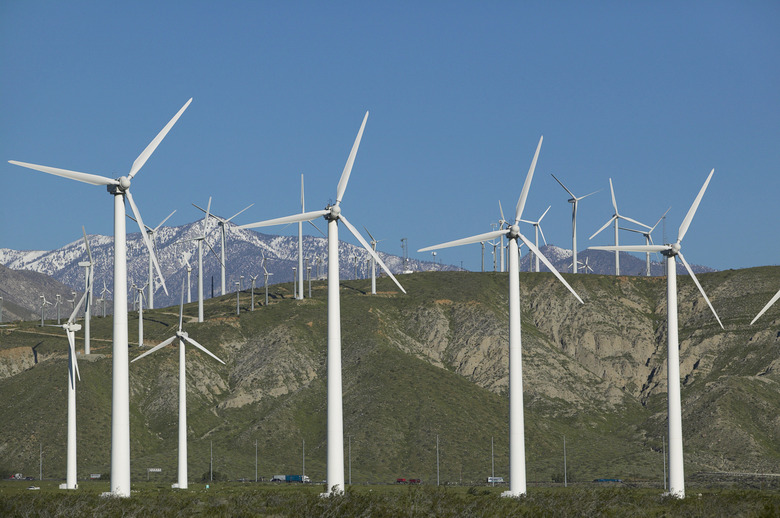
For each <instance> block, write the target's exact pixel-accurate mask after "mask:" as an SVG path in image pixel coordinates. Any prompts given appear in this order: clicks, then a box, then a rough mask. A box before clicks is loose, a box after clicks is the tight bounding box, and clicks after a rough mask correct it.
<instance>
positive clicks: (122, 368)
mask: <svg viewBox="0 0 780 518" xmlns="http://www.w3.org/2000/svg"><path fill="white" fill-rule="evenodd" d="M191 102H192V99H190V100H189V101H187V102H186V103H185V104H184V106H182V107H181V109H180V110H179V111H178V112H177V113H176V115H174V116H173V118H172V119H171V120H170V121H169V122H168V124H166V125H165V127H164V128H163V129H162V130H161V131H160V133H158V134H157V136H156V137H155V138H154V139H153V140H152V141H151V142H150V143H149V145H148V146H146V148H145V149H144V150H143V151H142V152H141V154H140V155H138V158H136V159H135V162H133V165H132V166H131V168H130V172H129V173H128V174H127V176H121V177H119V178H107V177H104V176H98V175H94V174H88V173H80V172H77V171H69V170H67V169H58V168H55V167H49V166H43V165H35V164H28V163H25V162H17V161H14V160H9V162H10V163H12V164H14V165H18V166H22V167H27V168H29V169H35V170H37V171H41V172H44V173H48V174H53V175H57V176H62V177H65V178H70V179H71V180H77V181H79V182H85V183H89V184H92V185H99V186H105V187H107V189H108V192H109V194H111V195H112V196H113V197H114V329H113V354H112V372H113V374H112V401H111V493H112V494H113V495H115V496H121V497H129V496H130V379H129V371H128V352H127V346H128V340H127V235H126V227H125V199H127V201H128V202H129V203H130V208H131V209H132V210H133V214H134V215H135V219H136V220H137V221H138V224H139V227H140V230H141V237H142V238H143V239H144V243H145V244H146V247H147V248H148V249H149V251H150V253H152V254H154V250H153V249H152V245H151V243H149V239H148V238H147V236H146V233H145V232H144V225H143V220H142V219H141V213H140V212H139V211H138V207H137V206H136V204H135V201H134V200H133V196H132V194H131V193H130V184H131V183H132V180H133V177H135V175H136V174H137V173H138V171H140V170H141V168H142V167H143V166H144V164H146V161H147V160H148V159H149V157H150V156H151V155H152V153H154V151H155V149H157V146H159V144H160V142H162V140H163V139H164V138H165V136H166V135H167V134H168V132H169V131H170V130H171V128H172V127H173V125H174V124H176V121H178V120H179V117H181V115H182V113H184V110H186V109H187V107H188V106H189V105H190V103H191ZM153 260H154V266H155V268H156V269H157V274H158V275H159V276H160V281H161V283H162V286H163V289H164V290H165V293H166V294H167V293H168V289H167V288H166V287H165V280H164V279H163V278H162V272H161V271H160V265H159V264H157V258H156V257H155V258H154V259H153Z"/></svg>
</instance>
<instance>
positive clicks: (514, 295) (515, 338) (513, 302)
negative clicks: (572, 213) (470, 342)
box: [418, 138, 582, 497]
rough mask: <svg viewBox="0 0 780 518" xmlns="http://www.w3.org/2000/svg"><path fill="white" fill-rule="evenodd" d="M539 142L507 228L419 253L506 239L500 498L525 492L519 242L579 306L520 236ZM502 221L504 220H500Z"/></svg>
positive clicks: (538, 253) (528, 243)
mask: <svg viewBox="0 0 780 518" xmlns="http://www.w3.org/2000/svg"><path fill="white" fill-rule="evenodd" d="M542 139H543V138H540V139H539V144H538V145H537V146H536V153H534V158H533V160H532V161H531V167H530V169H528V175H527V176H526V178H525V183H524V184H523V190H522V191H521V193H520V198H519V199H518V201H517V206H516V207H515V221H514V224H512V225H509V223H508V222H507V225H506V227H504V228H502V229H500V230H495V231H493V232H488V233H486V234H480V235H477V236H472V237H467V238H465V239H458V240H456V241H449V242H447V243H443V244H440V245H435V246H429V247H426V248H421V249H420V250H418V252H427V251H429V250H437V249H440V248H449V247H451V246H459V245H466V244H469V243H479V242H485V241H489V240H491V239H495V238H497V237H499V236H507V239H508V241H509V254H508V255H509V491H505V492H504V493H502V496H509V497H519V496H522V495H524V494H525V493H526V473H525V423H524V417H523V369H522V366H523V364H522V349H521V339H520V275H519V271H520V268H519V246H518V240H520V241H522V242H523V243H525V244H526V245H527V246H528V248H530V249H531V251H532V252H533V253H534V254H536V256H537V257H538V258H539V259H541V261H542V262H543V263H544V264H545V266H547V267H548V268H549V269H550V271H551V272H552V273H553V275H555V276H556V277H557V278H558V280H560V281H561V282H562V283H563V285H564V286H566V288H568V289H569V291H571V292H572V293H573V294H574V296H575V297H577V300H579V301H580V303H582V299H580V297H579V295H577V293H576V292H575V291H574V289H572V287H571V286H569V284H568V283H567V282H566V281H565V280H564V278H563V277H562V276H561V274H560V273H558V271H557V270H556V269H555V268H554V267H553V265H552V263H550V261H549V260H548V259H547V258H546V257H544V255H542V253H541V251H540V250H539V248H538V247H537V246H536V245H534V244H533V243H531V241H530V240H528V239H527V238H526V237H525V236H524V235H523V234H521V233H520V227H519V226H518V224H519V223H520V221H521V218H522V215H523V209H524V208H525V202H526V198H527V197H528V190H529V188H530V186H531V179H532V178H533V175H534V169H536V161H537V159H538V158H539V150H540V149H541V147H542ZM502 219H503V218H502Z"/></svg>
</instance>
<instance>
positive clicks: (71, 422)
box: [52, 292, 87, 489]
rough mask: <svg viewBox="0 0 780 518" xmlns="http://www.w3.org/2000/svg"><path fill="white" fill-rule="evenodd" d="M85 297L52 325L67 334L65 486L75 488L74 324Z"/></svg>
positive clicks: (75, 367)
mask: <svg viewBox="0 0 780 518" xmlns="http://www.w3.org/2000/svg"><path fill="white" fill-rule="evenodd" d="M86 298H87V292H84V295H82V296H81V300H80V301H79V304H78V306H76V308H75V309H74V310H73V313H71V315H70V318H69V319H68V321H67V322H65V323H64V324H62V325H56V326H52V327H61V328H63V329H64V330H65V332H66V333H67V335H68V345H69V347H68V450H67V452H68V457H67V460H66V469H65V473H66V474H65V488H66V489H77V488H78V478H77V477H76V460H77V459H76V378H78V379H79V381H81V375H80V374H79V366H78V364H77V363H76V336H75V335H76V331H79V330H80V329H81V324H76V323H75V321H76V315H77V314H78V312H79V310H80V309H81V305H82V304H83V303H84V299H86Z"/></svg>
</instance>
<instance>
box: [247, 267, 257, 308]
mask: <svg viewBox="0 0 780 518" xmlns="http://www.w3.org/2000/svg"><path fill="white" fill-rule="evenodd" d="M258 275H259V274H258ZM258 275H250V276H249V278H250V279H252V306H251V309H250V310H249V311H254V310H255V281H256V280H257V277H258Z"/></svg>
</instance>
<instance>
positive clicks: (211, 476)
mask: <svg viewBox="0 0 780 518" xmlns="http://www.w3.org/2000/svg"><path fill="white" fill-rule="evenodd" d="M211 285H212V286H213V285H214V277H212V278H211ZM209 445H210V446H209V451H210V455H211V456H210V458H209V481H211V482H214V441H209Z"/></svg>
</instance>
